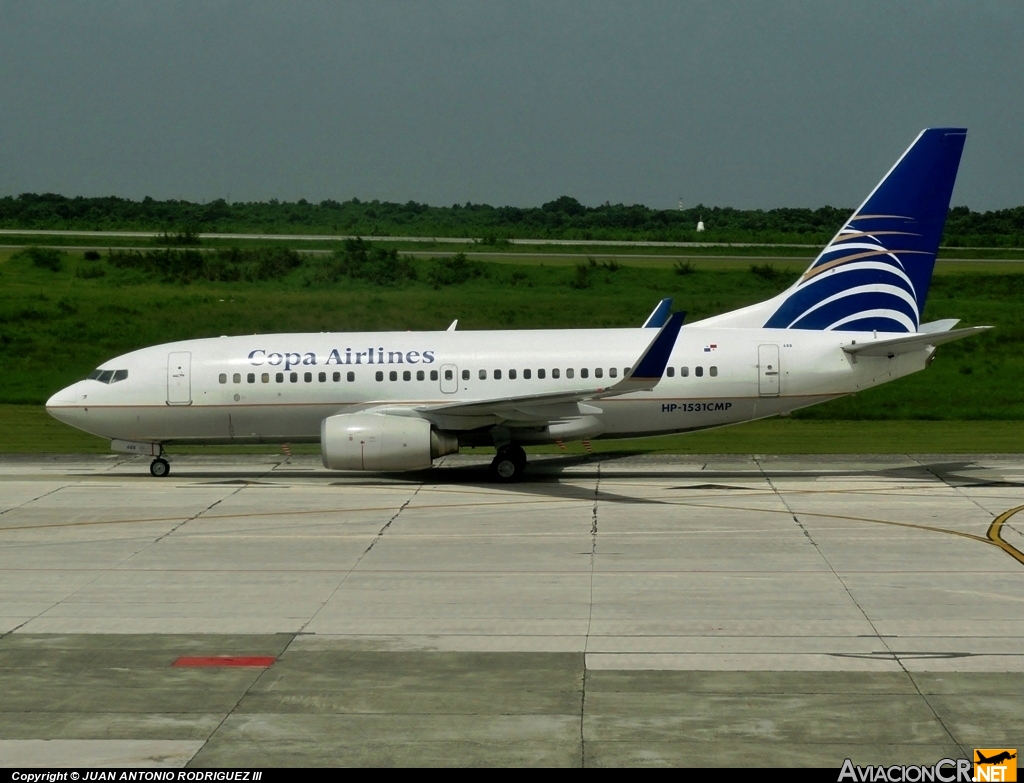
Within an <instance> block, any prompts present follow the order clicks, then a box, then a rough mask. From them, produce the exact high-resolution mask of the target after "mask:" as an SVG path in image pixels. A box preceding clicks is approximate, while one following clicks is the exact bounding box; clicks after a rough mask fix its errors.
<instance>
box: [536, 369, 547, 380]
mask: <svg viewBox="0 0 1024 783" xmlns="http://www.w3.org/2000/svg"><path fill="white" fill-rule="evenodd" d="M546 377H547V371H546V370H537V378H538V380H544V379H545V378H546Z"/></svg>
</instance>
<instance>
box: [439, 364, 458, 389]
mask: <svg viewBox="0 0 1024 783" xmlns="http://www.w3.org/2000/svg"><path fill="white" fill-rule="evenodd" d="M458 390H459V368H458V367H456V366H455V365H454V364H442V365H441V391H443V392H444V393H445V394H455V392H457V391H458Z"/></svg>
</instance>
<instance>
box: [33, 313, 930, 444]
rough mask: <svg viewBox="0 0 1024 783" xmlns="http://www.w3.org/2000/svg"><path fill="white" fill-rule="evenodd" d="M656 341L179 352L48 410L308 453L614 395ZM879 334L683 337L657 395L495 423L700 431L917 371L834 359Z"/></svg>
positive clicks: (166, 350)
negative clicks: (303, 445) (428, 416)
mask: <svg viewBox="0 0 1024 783" xmlns="http://www.w3.org/2000/svg"><path fill="white" fill-rule="evenodd" d="M652 334H653V331H652V330H649V329H637V328H634V329H572V330H534V331H479V332H473V331H466V332H366V333H349V334H341V333H320V334H275V335H253V336H239V337H221V338H213V339H201V340H185V341H181V342H175V343H167V344H165V345H159V346H155V347H152V348H145V349H142V350H139V351H133V352H131V353H128V354H125V355H123V356H119V357H117V358H116V359H112V360H110V361H108V362H105V363H104V364H103V365H102V366H101V368H100V369H109V370H114V371H117V370H122V371H123V370H126V371H127V377H125V378H124V379H123V380H119V381H115V382H112V383H104V382H102V381H100V380H84V381H79V382H78V383H75V384H73V385H71V386H69V387H67V388H66V389H63V390H61V391H60V392H58V393H57V394H55V395H54V396H53V397H52V398H51V399H50V400H49V401H48V402H47V410H48V411H49V412H50V413H51V414H52V415H54V416H55V417H56V418H58V419H60V420H61V421H64V422H66V423H68V424H71V425H73V426H75V427H78V428H80V429H82V430H85V431H87V432H90V433H93V434H95V435H99V436H101V437H105V438H111V439H119V440H124V441H132V442H148V443H253V442H301V441H317V440H319V438H320V425H321V422H322V421H323V420H324V419H325V418H327V417H329V416H333V415H335V414H339V413H346V412H355V411H361V410H366V409H375V410H386V409H387V408H388V407H389V406H394V407H395V408H402V409H409V408H415V407H416V406H430V405H443V404H445V403H455V402H459V403H462V402H471V401H487V400H493V399H503V398H516V397H523V396H528V395H540V394H546V393H552V392H559V391H567V392H568V391H574V390H579V389H581V388H592V387H598V386H602V385H603V386H611V385H613V384H614V383H615V382H616V380H618V379H621V378H622V377H623V374H624V372H626V368H628V367H629V366H630V365H631V364H632V363H633V362H635V361H636V360H637V358H638V357H639V356H640V355H641V353H642V352H643V351H644V349H645V348H646V347H647V345H648V344H649V343H650V340H651V338H652ZM875 337H876V336H875V335H873V334H872V333H870V332H868V333H863V332H836V331H832V332H828V331H809V330H808V331H804V330H794V329H751V328H707V327H701V326H691V327H684V328H683V329H682V330H681V332H680V334H679V338H678V340H677V342H676V344H675V347H674V349H673V352H672V355H671V359H670V361H669V365H668V368H667V369H666V372H665V374H664V376H663V377H662V379H661V380H660V382H658V384H657V385H656V386H655V388H654V389H653V390H651V391H643V392H635V393H631V394H627V395H623V396H619V397H609V398H606V399H598V400H593V401H590V402H586V403H572V404H571V405H568V406H566V408H565V410H564V411H561V412H560V413H559V416H558V417H557V420H553V421H549V422H548V423H547V424H546V425H545V426H540V427H538V426H527V422H525V421H524V424H523V426H522V427H517V426H516V422H515V421H512V422H509V421H504V422H499V421H498V420H497V419H495V420H494V421H492V422H491V424H492V425H493V424H499V423H500V424H502V426H507V427H509V428H510V429H511V430H512V431H513V432H514V435H513V438H512V439H513V440H514V441H516V442H520V443H543V442H553V441H556V440H572V439H579V438H613V437H630V436H643V435H656V434H661V433H672V432H683V431H687V430H697V429H704V428H708V427H716V426H721V425H725V424H732V423H736V422H741V421H748V420H751V419H757V418H763V417H766V416H773V415H776V414H780V413H786V412H788V411H791V410H794V409H796V408H801V407H804V406H807V405H812V404H814V403H817V402H822V401H825V400H828V399H832V398H834V397H838V396H842V395H845V394H851V393H854V392H856V391H858V390H860V389H864V388H868V387H870V386H874V385H877V384H879V383H883V382H885V381H888V380H892V379H894V378H897V377H901V376H903V375H907V374H909V373H912V372H915V371H917V370H921V369H923V368H924V367H925V366H926V365H927V362H928V360H929V357H930V356H931V354H932V350H933V349H931V348H927V349H922V350H920V351H916V352H913V353H905V354H902V355H899V356H895V357H894V358H885V357H861V358H859V359H856V358H854V357H851V356H850V355H848V354H847V353H845V352H844V351H843V350H842V346H843V345H849V344H850V343H851V342H857V343H863V342H867V341H871V340H872V339H875ZM684 368H685V369H684ZM598 372H600V376H598ZM613 372H614V375H613ZM499 375H500V377H498V376H499ZM513 376H514V377H513ZM527 376H528V377H527ZM527 413H528V412H527ZM526 418H527V419H528V418H529V416H528V415H527V417H526ZM432 419H433V420H434V421H435V423H436V425H437V426H439V427H440V428H442V429H451V430H453V431H456V432H459V433H460V435H459V439H460V442H462V443H463V444H464V445H468V444H472V443H475V442H477V441H479V443H481V444H482V443H487V442H489V438H488V436H486V435H484V434H483V431H484V429H485V427H486V425H487V423H488V422H487V421H484V420H480V419H479V418H478V417H476V418H474V419H472V420H469V419H464V418H463V417H459V416H452V417H450V419H451V420H446V417H445V416H444V415H443V411H442V412H441V413H439V414H438V415H435V416H433V417H432ZM474 432H478V433H480V435H479V438H477V436H476V435H474ZM475 439H476V440H475Z"/></svg>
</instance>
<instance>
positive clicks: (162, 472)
mask: <svg viewBox="0 0 1024 783" xmlns="http://www.w3.org/2000/svg"><path fill="white" fill-rule="evenodd" d="M149 472H150V473H152V474H153V475H154V476H156V477H157V478H163V477H164V476H166V475H167V474H168V473H170V472H171V464H170V463H169V462H168V461H167V460H165V459H164V458H163V457H158V458H157V459H155V460H153V461H152V462H151V463H149Z"/></svg>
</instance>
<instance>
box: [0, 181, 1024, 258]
mask: <svg viewBox="0 0 1024 783" xmlns="http://www.w3.org/2000/svg"><path fill="white" fill-rule="evenodd" d="M851 212H852V210H851V209H841V208H836V207H831V206H824V207H819V208H817V209H807V208H792V207H789V208H780V209H769V210H761V209H747V210H744V209H734V208H732V207H706V206H704V205H701V204H698V205H697V206H694V207H691V208H688V209H682V210H679V209H651V208H650V207H646V206H643V205H640V204H633V205H626V204H610V203H607V202H606V203H604V204H602V205H600V206H596V207H588V206H585V205H583V204H581V203H580V202H579V201H577V200H576V199H574V198H572V197H570V196H562V197H560V198H557V199H555V200H553V201H549V202H547V203H546V204H543V205H541V206H539V207H494V206H491V205H489V204H472V203H469V202H467V203H465V204H453V205H452V206H450V207H435V206H430V205H428V204H420V203H417V202H415V201H408V202H406V203H404V204H399V203H394V202H388V201H377V200H374V201H360V200H359V199H357V198H353V199H350V200H348V201H335V200H333V199H327V200H325V201H321V202H319V203H312V202H309V201H306V200H305V199H299V200H298V201H294V202H288V201H278V200H276V199H271V200H270V201H264V202H259V201H250V202H233V203H228V202H227V201H225V200H224V199H217V200H215V201H210V202H208V203H196V202H191V201H183V200H174V199H171V200H164V201H159V200H156V199H152V198H149V197H146V198H144V199H142V200H141V201H135V200H132V199H126V198H119V197H117V196H106V197H97V198H91V197H90V198H86V197H82V196H77V197H73V198H71V197H67V196H62V195H58V194H54V193H44V194H34V193H22V194H21V195H19V196H6V197H3V198H0V228H18V229H38V230H54V229H57V230H59V229H65V230H90V231H103V230H136V231H164V232H167V233H168V234H169V235H170V234H174V235H176V236H192V235H194V234H195V233H200V232H225V233H247V232H261V233H262V232H266V233H282V234H289V233H322V234H352V235H360V236H370V237H372V236H435V237H471V238H476V239H479V240H481V241H483V242H484V243H485V244H501V243H502V242H505V241H507V240H509V239H519V238H522V239H526V238H538V239H569V240H574V239H575V240H581V241H587V240H622V241H629V240H649V241H677V242H678V241H682V242H687V241H702V240H703V241H717V242H781V243H786V242H794V243H806V244H823V243H824V242H827V241H828V240H829V239H830V238H831V237H832V235H833V234H834V233H835V232H836V231H837V230H838V228H839V227H840V225H842V223H843V221H844V220H845V219H846V218H847V217H848V216H849V215H850V213H851ZM698 221H703V223H704V225H705V227H706V231H704V232H702V233H698V232H697V231H696V227H697V222H698ZM943 243H944V244H945V245H947V246H954V247H956V246H959V247H966V246H978V247H1024V206H1020V207H1013V208H1010V209H1001V210H994V211H989V212H974V211H972V210H970V209H969V208H968V207H964V206H960V207H954V208H953V209H951V210H950V212H949V218H948V220H947V223H946V232H945V236H944V238H943Z"/></svg>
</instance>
